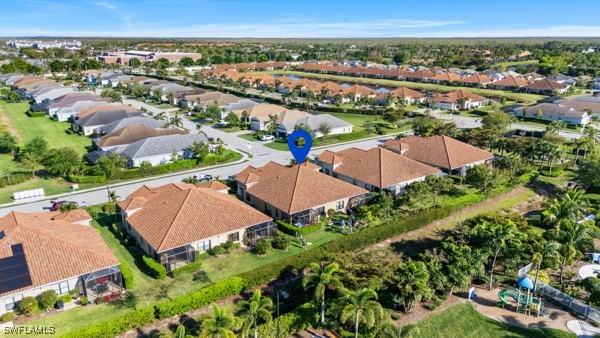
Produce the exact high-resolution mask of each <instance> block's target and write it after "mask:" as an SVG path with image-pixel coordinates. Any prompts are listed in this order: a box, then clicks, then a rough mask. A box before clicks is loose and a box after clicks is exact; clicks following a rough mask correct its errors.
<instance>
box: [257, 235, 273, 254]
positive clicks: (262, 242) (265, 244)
mask: <svg viewBox="0 0 600 338" xmlns="http://www.w3.org/2000/svg"><path fill="white" fill-rule="evenodd" d="M269 250H271V239H270V238H261V239H259V240H258V242H256V245H254V253H255V254H257V255H266V254H267V252H269Z"/></svg>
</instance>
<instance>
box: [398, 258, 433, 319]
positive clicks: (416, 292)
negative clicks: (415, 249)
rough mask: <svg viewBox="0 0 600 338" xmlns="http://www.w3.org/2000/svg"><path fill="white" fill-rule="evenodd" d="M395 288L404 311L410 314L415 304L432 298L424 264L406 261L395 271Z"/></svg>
mask: <svg viewBox="0 0 600 338" xmlns="http://www.w3.org/2000/svg"><path fill="white" fill-rule="evenodd" d="M395 281H396V282H397V283H396V286H397V287H398V291H399V292H400V295H399V301H401V302H402V303H403V307H404V311H406V312H410V311H411V310H412V308H413V306H414V304H415V303H416V302H419V301H421V299H423V298H425V299H427V298H430V297H431V296H433V290H432V289H431V288H430V287H429V272H428V271H427V266H426V265H425V263H424V262H421V261H413V260H412V259H408V260H407V261H405V262H403V263H402V264H401V265H400V267H399V268H398V270H396V278H395Z"/></svg>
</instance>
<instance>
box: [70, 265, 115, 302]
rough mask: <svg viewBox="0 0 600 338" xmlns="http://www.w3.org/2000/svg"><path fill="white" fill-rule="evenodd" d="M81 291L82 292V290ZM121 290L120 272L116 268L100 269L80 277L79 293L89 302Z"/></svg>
mask: <svg viewBox="0 0 600 338" xmlns="http://www.w3.org/2000/svg"><path fill="white" fill-rule="evenodd" d="M82 289H83V290H82ZM122 290H123V283H122V279H121V270H119V267H118V266H112V267H109V268H105V269H101V270H98V271H94V272H91V273H88V274H87V275H83V276H81V279H80V291H83V295H85V296H86V297H88V299H89V300H94V299H96V298H98V297H102V296H104V295H109V294H112V293H119V292H121V291H122Z"/></svg>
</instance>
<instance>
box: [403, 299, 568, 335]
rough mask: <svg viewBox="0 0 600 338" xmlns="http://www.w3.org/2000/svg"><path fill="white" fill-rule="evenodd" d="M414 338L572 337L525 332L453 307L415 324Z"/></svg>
mask: <svg viewBox="0 0 600 338" xmlns="http://www.w3.org/2000/svg"><path fill="white" fill-rule="evenodd" d="M416 327H417V328H418V332H417V333H416V334H415V335H413V337H415V338H421V337H422V338H432V337H445V338H471V337H472V338H487V337H489V338H495V337H503V338H512V337H530V338H537V337H539V338H542V337H546V338H548V337H554V338H559V337H560V338H562V337H564V338H567V337H573V338H575V335H574V334H572V333H569V332H566V331H561V330H556V329H546V328H544V329H525V328H520V327H516V326H511V325H507V324H504V323H500V322H497V321H494V320H491V319H489V318H486V317H484V316H482V315H480V314H479V313H478V312H477V311H476V310H475V309H474V308H473V306H472V305H471V304H460V305H455V306H453V307H451V308H449V309H447V310H446V311H444V312H442V313H440V314H438V315H436V316H432V317H429V318H427V319H424V320H422V321H420V322H419V323H417V325H416Z"/></svg>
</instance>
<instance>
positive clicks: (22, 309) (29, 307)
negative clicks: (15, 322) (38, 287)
mask: <svg viewBox="0 0 600 338" xmlns="http://www.w3.org/2000/svg"><path fill="white" fill-rule="evenodd" d="M17 308H18V310H19V313H20V314H24V315H29V316H30V315H33V314H36V313H38V312H39V311H40V307H39V306H38V302H37V300H36V299H35V298H34V297H24V298H23V299H21V301H20V302H19V305H18V306H17Z"/></svg>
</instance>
